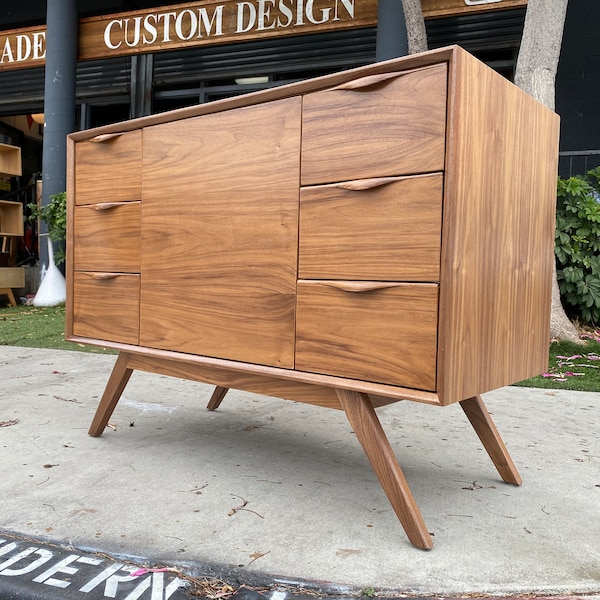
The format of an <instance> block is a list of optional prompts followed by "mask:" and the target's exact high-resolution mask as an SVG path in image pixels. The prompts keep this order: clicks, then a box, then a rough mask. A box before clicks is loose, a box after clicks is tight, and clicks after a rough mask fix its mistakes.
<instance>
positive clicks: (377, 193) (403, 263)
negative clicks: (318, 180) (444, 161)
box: [298, 174, 443, 281]
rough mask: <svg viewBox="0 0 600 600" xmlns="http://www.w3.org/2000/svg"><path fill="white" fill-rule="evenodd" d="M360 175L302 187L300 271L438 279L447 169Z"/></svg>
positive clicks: (303, 274)
mask: <svg viewBox="0 0 600 600" xmlns="http://www.w3.org/2000/svg"><path fill="white" fill-rule="evenodd" d="M361 181H364V180H359V181H353V182H345V183H343V184H341V185H324V186H316V187H310V188H303V189H302V190H301V192H300V241H299V243H300V246H299V256H298V261H299V266H298V277H300V278H302V279H367V280H368V279H371V280H372V279H375V280H389V281H439V277H440V271H439V268H440V251H441V250H440V249H441V228H442V187H443V177H442V175H440V174H438V175H430V176H421V177H406V178H389V179H384V180H383V181H384V183H383V184H381V185H378V186H377V187H370V188H367V189H364V190H362V189H347V188H348V186H353V187H357V185H358V186H359V184H360V183H361ZM367 181H369V180H367ZM379 181H380V182H381V181H382V180H379ZM359 187H360V186H359Z"/></svg>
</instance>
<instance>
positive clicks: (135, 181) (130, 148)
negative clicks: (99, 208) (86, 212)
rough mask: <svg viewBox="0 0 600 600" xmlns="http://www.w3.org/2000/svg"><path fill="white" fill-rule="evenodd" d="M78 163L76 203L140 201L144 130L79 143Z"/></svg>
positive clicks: (76, 148)
mask: <svg viewBox="0 0 600 600" xmlns="http://www.w3.org/2000/svg"><path fill="white" fill-rule="evenodd" d="M75 164H76V170H75V204H91V203H94V202H118V201H122V200H141V198H142V132H141V130H138V131H131V132H129V133H123V134H120V133H115V134H107V135H99V136H97V137H95V138H92V139H91V140H88V141H86V142H80V143H78V144H77V145H76V147H75Z"/></svg>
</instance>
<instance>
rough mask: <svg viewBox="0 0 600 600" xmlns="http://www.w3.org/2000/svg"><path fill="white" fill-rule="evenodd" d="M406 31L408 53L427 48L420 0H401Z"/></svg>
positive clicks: (423, 50)
mask: <svg viewBox="0 0 600 600" xmlns="http://www.w3.org/2000/svg"><path fill="white" fill-rule="evenodd" d="M402 8H403V9H404V20H405V21H406V33H407V37H408V53H409V54H416V53H417V52H425V50H427V31H426V29H425V19H424V18H423V9H422V8H421V0H402Z"/></svg>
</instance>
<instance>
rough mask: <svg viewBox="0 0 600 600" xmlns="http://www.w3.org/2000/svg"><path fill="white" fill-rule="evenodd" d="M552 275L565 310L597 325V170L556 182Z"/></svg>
mask: <svg viewBox="0 0 600 600" xmlns="http://www.w3.org/2000/svg"><path fill="white" fill-rule="evenodd" d="M555 253H556V272H557V276H558V285H559V288H560V294H561V297H562V300H563V302H564V303H565V309H566V310H567V311H568V312H570V313H572V315H573V316H576V317H579V318H580V319H582V320H583V321H585V322H587V323H590V324H591V325H597V324H598V323H600V167H597V168H595V169H592V170H591V171H588V172H587V173H586V175H585V176H580V175H578V176H575V177H570V178H569V179H560V178H559V180H558V204H557V213H556V240H555Z"/></svg>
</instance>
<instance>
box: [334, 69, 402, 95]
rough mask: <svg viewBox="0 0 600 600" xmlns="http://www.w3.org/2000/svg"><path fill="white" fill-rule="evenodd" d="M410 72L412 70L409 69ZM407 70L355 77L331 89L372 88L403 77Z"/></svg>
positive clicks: (360, 89)
mask: <svg viewBox="0 0 600 600" xmlns="http://www.w3.org/2000/svg"><path fill="white" fill-rule="evenodd" d="M409 72H410V71H409ZM406 73H407V72H405V71H403V72H400V73H382V74H381V75H368V76H367V77H361V78H360V79H353V80H352V81H347V82H346V83H342V84H341V85H338V86H336V87H334V88H331V91H335V90H347V91H351V92H361V91H367V90H368V89H369V88H372V87H374V86H376V85H379V84H380V83H387V82H388V81H391V80H392V79H398V77H402V76H403V75H406Z"/></svg>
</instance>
